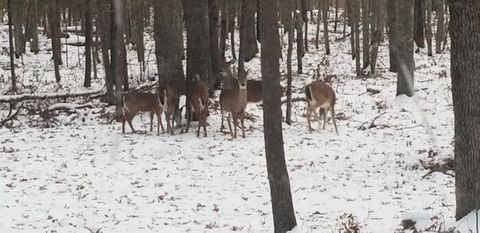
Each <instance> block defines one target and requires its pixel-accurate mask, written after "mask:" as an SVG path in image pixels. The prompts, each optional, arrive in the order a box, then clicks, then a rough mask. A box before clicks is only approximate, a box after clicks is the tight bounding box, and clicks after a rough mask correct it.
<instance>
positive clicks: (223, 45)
mask: <svg viewBox="0 0 480 233" xmlns="http://www.w3.org/2000/svg"><path fill="white" fill-rule="evenodd" d="M227 1H228V0H223V1H222V10H221V14H220V25H221V26H220V57H221V59H222V60H223V61H225V51H226V50H227V37H228V25H229V23H228V19H229V16H228V7H227Z"/></svg>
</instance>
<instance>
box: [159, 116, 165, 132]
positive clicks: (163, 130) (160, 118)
mask: <svg viewBox="0 0 480 233" xmlns="http://www.w3.org/2000/svg"><path fill="white" fill-rule="evenodd" d="M158 122H160V127H162V133H165V128H163V123H162V113H159V114H158Z"/></svg>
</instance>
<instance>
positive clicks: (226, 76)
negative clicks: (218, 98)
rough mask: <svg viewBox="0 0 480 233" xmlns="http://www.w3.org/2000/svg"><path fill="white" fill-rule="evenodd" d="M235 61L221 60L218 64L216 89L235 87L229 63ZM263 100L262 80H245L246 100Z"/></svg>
mask: <svg viewBox="0 0 480 233" xmlns="http://www.w3.org/2000/svg"><path fill="white" fill-rule="evenodd" d="M234 62H235V59H234V60H231V61H229V62H223V64H222V65H221V66H220V75H219V79H218V80H217V82H216V83H215V84H214V87H215V88H216V89H221V90H223V89H234V88H237V80H236V79H235V78H234V77H233V74H232V71H231V69H230V65H231V64H233V63H234ZM262 101H263V96H262V81H261V80H247V102H248V103H259V102H262Z"/></svg>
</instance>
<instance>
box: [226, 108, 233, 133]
mask: <svg viewBox="0 0 480 233" xmlns="http://www.w3.org/2000/svg"><path fill="white" fill-rule="evenodd" d="M231 116H232V115H231V114H230V113H229V114H228V118H227V122H228V129H229V130H230V135H231V136H232V139H233V138H234V137H233V132H232V124H231V122H230V120H231Z"/></svg>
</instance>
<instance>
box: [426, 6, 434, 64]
mask: <svg viewBox="0 0 480 233" xmlns="http://www.w3.org/2000/svg"><path fill="white" fill-rule="evenodd" d="M425 8H426V11H427V23H426V30H425V37H426V39H427V53H428V56H432V55H433V50H432V37H433V33H432V0H426V1H425Z"/></svg>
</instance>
